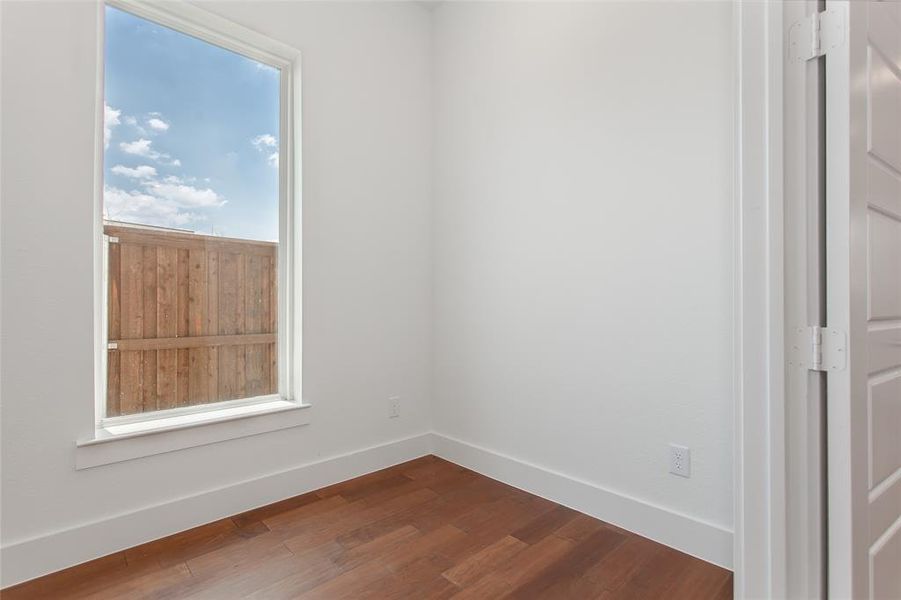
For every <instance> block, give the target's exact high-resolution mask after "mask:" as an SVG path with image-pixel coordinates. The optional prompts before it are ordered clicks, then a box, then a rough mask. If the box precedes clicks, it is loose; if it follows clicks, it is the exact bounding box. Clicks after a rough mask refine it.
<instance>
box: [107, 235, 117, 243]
mask: <svg viewBox="0 0 901 600" xmlns="http://www.w3.org/2000/svg"><path fill="white" fill-rule="evenodd" d="M106 241H108V242H109V243H110V244H118V243H119V238H117V237H116V236H114V235H110V236H107V238H106Z"/></svg>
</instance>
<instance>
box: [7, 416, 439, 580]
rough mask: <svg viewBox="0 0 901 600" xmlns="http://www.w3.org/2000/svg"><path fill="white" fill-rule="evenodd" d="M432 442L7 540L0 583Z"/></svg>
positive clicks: (407, 443) (403, 443) (381, 462)
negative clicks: (45, 532)
mask: <svg viewBox="0 0 901 600" xmlns="http://www.w3.org/2000/svg"><path fill="white" fill-rule="evenodd" d="M431 445H432V436H431V434H429V433H423V434H420V435H416V436H413V437H409V438H405V439H401V440H396V441H392V442H388V443H386V444H381V445H379V446H373V447H371V448H364V449H362V450H357V451H354V452H350V453H347V454H342V455H340V456H335V457H332V458H327V459H323V460H320V461H316V462H312V463H307V464H303V465H300V466H297V467H294V468H291V469H288V470H285V471H280V472H278V473H273V474H270V475H264V476H262V477H257V478H253V479H248V480H245V481H241V482H239V483H236V484H233V485H229V486H225V487H221V488H216V489H212V490H207V491H205V492H201V493H199V494H195V495H192V496H187V497H184V498H178V499H176V500H172V501H170V502H165V503H163V504H157V505H153V506H148V507H144V508H141V509H138V510H134V511H131V512H127V513H122V514H119V515H114V516H112V517H109V518H107V519H103V520H99V521H93V522H90V523H86V524H83V525H78V526H76V527H71V528H68V529H63V530H60V531H55V532H51V533H48V534H45V535H42V536H38V537H34V538H29V539H26V540H21V541H17V542H13V543H11V544H8V545H6V546H4V547H2V548H0V554H2V570H0V588H6V587H9V586H11V585H15V584H18V583H22V582H24V581H28V580H30V579H34V578H36V577H40V576H42V575H47V574H49V573H53V572H55V571H59V570H60V569H65V568H68V567H71V566H74V565H77V564H81V563H83V562H87V561H89V560H93V559H95V558H100V557H102V556H106V555H108V554H112V553H114V552H119V551H121V550H126V549H128V548H131V547H134V546H137V545H139V544H143V543H146V542H150V541H153V540H155V539H159V538H161V537H166V536H168V535H172V534H174V533H179V532H180V531H185V530H186V529H191V528H192V527H197V526H199V525H203V524H206V523H210V522H211V521H216V520H218V519H223V518H226V517H229V516H232V515H235V514H238V513H241V512H244V511H246V510H250V509H253V508H257V507H259V506H265V505H266V504H271V503H272V502H277V501H279V500H284V499H285V498H290V497H292V496H297V495H299V494H304V493H306V492H310V491H313V490H317V489H319V488H322V487H325V486H328V485H332V484H334V483H339V482H341V481H345V480H347V479H352V478H354V477H359V476H360V475H365V474H367V473H371V472H373V471H378V470H379V469H385V468H387V467H390V466H393V465H396V464H399V463H402V462H405V461H408V460H413V459H414V458H419V457H420V456H425V455H427V454H430V453H431Z"/></svg>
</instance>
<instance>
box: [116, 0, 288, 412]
mask: <svg viewBox="0 0 901 600" xmlns="http://www.w3.org/2000/svg"><path fill="white" fill-rule="evenodd" d="M279 79H280V72H279V71H278V70H277V69H275V68H272V67H270V66H268V65H264V64H262V63H260V62H257V61H255V60H252V59H250V58H247V57H245V56H242V55H240V54H237V53H234V52H231V51H229V50H225V49H223V48H221V47H218V46H215V45H213V44H209V43H207V42H204V41H202V40H199V39H197V38H194V37H191V36H188V35H185V34H183V33H180V32H177V31H175V30H172V29H169V28H167V27H163V26H161V25H158V24H156V23H153V22H150V21H148V20H145V19H142V18H139V17H136V16H134V15H131V14H130V13H127V12H124V11H121V10H118V9H115V8H111V7H107V8H106V47H105V107H104V109H105V122H104V188H103V205H104V210H103V218H104V231H105V233H106V234H107V235H108V236H110V240H111V243H110V244H109V251H108V257H107V259H108V260H107V263H108V270H107V280H108V286H107V290H108V307H109V321H108V324H107V329H108V339H109V341H110V342H111V344H110V350H109V352H108V356H107V363H108V364H107V366H108V368H107V372H108V377H107V387H108V390H107V392H108V393H107V406H106V413H107V416H119V415H129V414H135V413H146V412H153V411H158V410H166V409H174V408H180V407H185V406H196V405H201V404H210V403H216V402H222V401H229V400H242V399H246V398H253V397H257V396H265V395H269V394H275V393H277V392H278V389H277V388H278V385H277V381H278V377H277V373H276V371H277V369H276V366H277V363H278V356H277V344H276V340H275V335H276V331H277V315H278V307H277V300H276V298H277V295H276V288H277V255H278V241H279V240H278V236H279V177H278V169H279V154H278V151H279V141H278V132H279V83H280V82H279Z"/></svg>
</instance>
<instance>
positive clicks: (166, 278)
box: [156, 246, 178, 410]
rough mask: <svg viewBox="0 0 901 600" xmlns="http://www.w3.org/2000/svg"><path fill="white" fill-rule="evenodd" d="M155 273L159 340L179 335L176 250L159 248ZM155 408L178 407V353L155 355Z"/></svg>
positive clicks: (167, 351) (161, 351) (175, 351)
mask: <svg viewBox="0 0 901 600" xmlns="http://www.w3.org/2000/svg"><path fill="white" fill-rule="evenodd" d="M158 252H159V258H158V261H159V263H158V271H157V291H156V299H157V317H156V318H157V321H156V323H157V325H156V331H157V335H158V336H159V337H176V336H177V335H178V250H177V249H175V248H167V247H165V246H159V249H158ZM157 361H158V366H157V390H158V393H159V400H158V406H159V408H160V409H161V410H164V409H167V408H175V407H176V406H178V397H177V389H178V383H177V381H178V380H177V377H178V350H159V351H158V354H157Z"/></svg>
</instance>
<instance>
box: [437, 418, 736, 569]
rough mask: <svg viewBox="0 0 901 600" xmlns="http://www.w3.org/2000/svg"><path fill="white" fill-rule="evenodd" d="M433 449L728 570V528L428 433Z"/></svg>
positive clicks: (730, 560) (521, 487)
mask: <svg viewBox="0 0 901 600" xmlns="http://www.w3.org/2000/svg"><path fill="white" fill-rule="evenodd" d="M432 447H433V453H434V454H435V455H436V456H440V457H441V458H443V459H445V460H449V461H450V462H453V463H456V464H458V465H460V466H461V467H466V468H467V469H471V470H473V471H476V472H478V473H481V474H482V475H486V476H488V477H491V478H492V479H497V480H498V481H502V482H504V483H506V484H508V485H512V486H514V487H517V488H520V489H522V490H525V491H527V492H530V493H532V494H535V495H537V496H541V497H542V498H547V499H548V500H553V501H554V502H557V503H559V504H563V505H564V506H568V507H570V508H573V509H575V510H578V511H580V512H583V513H585V514H588V515H591V516H593V517H595V518H598V519H601V520H602V521H606V522H608V523H612V524H614V525H616V526H618V527H622V528H623V529H627V530H629V531H633V532H635V533H637V534H639V535H642V536H644V537H647V538H650V539H652V540H655V541H657V542H660V543H661V544H666V545H667V546H671V547H673V548H675V549H677V550H680V551H682V552H685V553H686V554H691V555H692V556H696V557H698V558H700V559H703V560H706V561H707V562H711V563H714V564H716V565H720V566H722V567H725V568H727V569H731V568H732V532H731V531H729V530H728V529H725V528H723V527H720V526H718V525H714V524H712V523H707V522H705V521H702V520H699V519H696V518H693V517H689V516H687V515H683V514H680V513H677V512H675V511H672V510H670V509H667V508H664V507H662V506H656V505H654V504H651V503H649V502H645V501H643V500H639V499H637V498H632V497H630V496H626V495H624V494H621V493H618V492H614V491H612V490H609V489H605V488H603V487H600V486H598V485H596V484H593V483H590V482H587V481H582V480H579V479H576V478H574V477H570V476H568V475H564V474H562V473H557V472H555V471H551V470H549V469H546V468H543V467H539V466H537V465H532V464H529V463H526V462H523V461H521V460H518V459H515V458H511V457H509V456H504V455H502V454H499V453H497V452H494V451H492V450H488V449H485V448H480V447H478V446H475V445H473V444H469V443H467V442H463V441H460V440H457V439H454V438H451V437H448V436H445V435H442V434H439V433H433V434H432Z"/></svg>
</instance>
